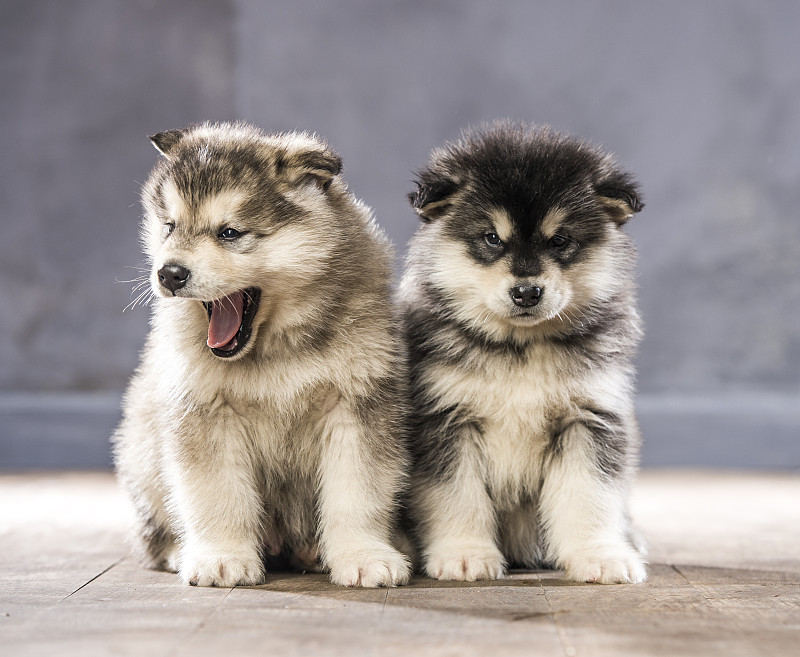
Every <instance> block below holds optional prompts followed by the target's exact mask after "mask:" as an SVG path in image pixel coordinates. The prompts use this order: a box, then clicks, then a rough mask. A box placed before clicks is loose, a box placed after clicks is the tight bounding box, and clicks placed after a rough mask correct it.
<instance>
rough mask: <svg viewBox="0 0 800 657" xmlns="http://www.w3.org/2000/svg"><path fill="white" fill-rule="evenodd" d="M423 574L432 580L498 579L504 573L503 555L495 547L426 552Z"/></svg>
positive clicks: (452, 547) (451, 548) (457, 547)
mask: <svg viewBox="0 0 800 657" xmlns="http://www.w3.org/2000/svg"><path fill="white" fill-rule="evenodd" d="M425 572H426V573H427V575H428V577H433V578H434V579H455V580H461V581H466V582H474V581H475V580H479V579H500V578H501V577H502V576H503V573H504V572H505V564H504V562H503V555H502V554H500V550H498V549H497V548H496V547H495V546H493V545H492V546H486V547H483V548H475V547H459V546H457V545H456V546H451V547H449V548H436V549H434V550H430V551H429V552H428V557H427V559H426V560H425Z"/></svg>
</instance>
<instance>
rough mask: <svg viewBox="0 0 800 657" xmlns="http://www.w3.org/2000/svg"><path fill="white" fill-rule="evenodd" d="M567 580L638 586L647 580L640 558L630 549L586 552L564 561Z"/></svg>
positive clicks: (625, 547) (619, 548) (621, 548)
mask: <svg viewBox="0 0 800 657" xmlns="http://www.w3.org/2000/svg"><path fill="white" fill-rule="evenodd" d="M565 562H566V571H567V579H571V580H574V581H576V582H594V583H597V584H638V583H640V582H644V581H645V580H646V579H647V571H646V570H645V567H644V562H643V561H642V559H641V557H640V556H639V555H638V554H637V553H636V552H635V551H634V550H633V549H632V548H630V547H628V546H620V547H618V548H616V549H611V548H600V549H598V550H597V551H593V550H587V551H584V552H581V554H579V555H577V556H575V557H573V558H571V559H569V560H565Z"/></svg>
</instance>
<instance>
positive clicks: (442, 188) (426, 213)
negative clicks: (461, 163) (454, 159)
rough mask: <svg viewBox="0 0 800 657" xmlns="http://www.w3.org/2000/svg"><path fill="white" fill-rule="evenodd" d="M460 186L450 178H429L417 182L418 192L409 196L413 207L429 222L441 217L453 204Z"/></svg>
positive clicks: (422, 178)
mask: <svg viewBox="0 0 800 657" xmlns="http://www.w3.org/2000/svg"><path fill="white" fill-rule="evenodd" d="M458 187H459V185H458V183H457V182H456V181H455V180H451V179H450V178H436V179H433V178H427V177H426V176H422V177H421V179H420V180H419V181H417V191H416V192H411V193H410V194H409V195H408V200H409V201H411V206H412V207H413V208H414V209H415V210H416V211H417V214H418V215H419V216H420V217H421V218H422V220H423V221H425V222H429V221H433V220H434V219H437V218H439V217H441V216H442V215H443V214H444V213H445V212H447V210H448V209H449V208H450V206H451V204H452V197H453V194H455V192H456V190H457V189H458Z"/></svg>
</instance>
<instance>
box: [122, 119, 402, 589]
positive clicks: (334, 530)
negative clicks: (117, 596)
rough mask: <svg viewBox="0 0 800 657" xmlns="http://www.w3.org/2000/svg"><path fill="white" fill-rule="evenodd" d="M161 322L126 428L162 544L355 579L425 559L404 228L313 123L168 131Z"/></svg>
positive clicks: (156, 542) (157, 305)
mask: <svg viewBox="0 0 800 657" xmlns="http://www.w3.org/2000/svg"><path fill="white" fill-rule="evenodd" d="M151 141H152V142H153V144H154V145H155V147H156V148H157V149H158V150H159V151H160V152H161V154H162V155H163V156H164V157H163V158H162V159H161V161H160V162H159V163H158V165H157V166H156V167H155V169H154V170H153V172H152V174H151V175H150V178H149V179H148V181H147V182H146V184H145V185H144V189H143V192H142V199H143V205H144V211H145V214H144V220H143V226H142V242H143V244H144V249H145V252H146V256H147V260H148V262H149V264H150V266H151V273H150V276H149V283H150V286H151V288H152V296H153V297H154V298H153V300H152V306H153V311H152V313H153V314H152V330H151V332H150V335H149V337H148V339H147V344H146V347H145V349H144V353H143V355H142V359H141V365H140V367H139V369H138V371H137V372H136V374H135V376H134V377H133V379H132V381H131V383H130V387H129V389H128V391H127V393H126V396H125V400H124V416H123V420H122V422H121V425H120V426H119V428H118V430H117V431H116V434H115V436H114V444H115V456H116V466H117V470H118V473H119V478H120V479H121V481H122V483H123V484H124V487H125V488H126V489H127V491H128V493H129V494H130V496H131V498H132V499H133V502H134V504H135V507H136V509H137V511H138V519H139V531H138V534H139V536H140V538H141V544H142V548H143V552H144V555H145V557H146V560H147V562H148V563H149V564H150V565H151V566H153V567H157V568H165V569H168V570H173V571H178V572H179V573H180V576H181V578H182V579H183V581H184V582H186V583H189V584H193V585H200V586H226V587H227V586H234V585H237V584H238V585H250V584H258V583H260V582H263V581H264V578H265V567H264V560H265V557H266V556H268V555H277V554H279V553H280V554H283V556H284V557H289V558H291V559H292V560H293V561H295V562H296V563H298V564H299V565H301V566H302V567H304V568H313V567H315V566H316V565H317V564H319V566H320V567H322V568H325V569H328V570H329V571H330V576H331V580H332V581H333V582H334V583H337V584H342V585H345V586H358V585H360V586H370V587H371V586H394V585H397V584H403V583H405V582H406V581H407V580H408V577H409V565H408V560H407V558H406V557H405V556H404V555H402V554H401V553H400V552H398V551H397V549H395V547H394V546H393V545H392V540H393V532H394V529H395V523H394V517H395V511H396V504H397V499H398V494H399V493H400V492H401V490H402V488H403V486H404V482H405V480H406V472H407V461H408V454H407V447H406V445H405V442H404V438H403V433H402V419H401V412H402V410H401V405H400V404H398V398H400V397H401V396H402V395H401V394H400V393H399V390H398V386H400V385H401V383H400V377H401V376H402V361H401V356H400V353H399V348H398V336H397V335H396V328H395V325H394V324H393V320H392V312H391V307H390V303H389V301H390V294H391V291H390V276H391V271H390V264H389V263H390V255H391V254H390V248H389V245H388V243H387V240H386V239H385V238H384V236H383V235H382V234H381V233H380V232H379V230H378V228H377V227H376V225H375V224H374V223H373V220H372V218H371V216H370V211H369V209H368V208H367V207H366V206H364V205H363V204H362V203H361V202H360V201H358V200H357V199H356V198H355V197H353V195H352V194H351V193H350V192H349V191H348V189H347V187H346V185H345V183H344V182H343V180H342V178H341V176H340V171H341V161H340V159H339V157H338V156H337V155H336V154H335V153H334V152H333V151H332V150H331V149H330V148H329V147H328V146H327V145H326V144H325V143H324V142H322V141H320V140H319V139H317V138H316V137H313V136H311V135H308V134H293V133H289V134H279V135H267V134H264V133H262V132H260V131H259V130H258V129H256V128H255V127H252V126H249V125H246V124H242V123H237V124H221V125H209V124H205V125H201V126H196V127H193V128H189V129H186V130H169V131H166V132H162V133H159V134H157V135H154V136H153V137H151Z"/></svg>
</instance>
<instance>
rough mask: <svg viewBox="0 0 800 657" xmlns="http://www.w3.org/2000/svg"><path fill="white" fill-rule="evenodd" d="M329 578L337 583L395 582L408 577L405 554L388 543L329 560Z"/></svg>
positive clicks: (379, 583)
mask: <svg viewBox="0 0 800 657" xmlns="http://www.w3.org/2000/svg"><path fill="white" fill-rule="evenodd" d="M329 561H330V563H329V565H330V569H331V581H332V582H333V583H334V584H339V585H341V586H364V587H367V588H374V587H376V586H399V585H402V584H407V583H408V580H409V578H410V577H411V567H410V565H409V562H408V558H407V557H405V556H404V555H402V554H400V553H399V552H398V551H397V550H395V549H394V548H392V547H389V546H388V545H387V546H385V547H381V548H376V549H366V550H359V551H357V552H354V553H352V554H349V555H343V556H341V557H337V558H332V559H330V560H329Z"/></svg>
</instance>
